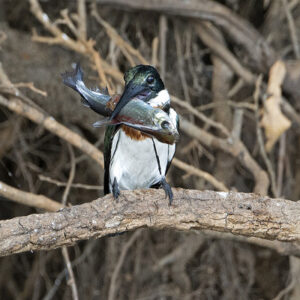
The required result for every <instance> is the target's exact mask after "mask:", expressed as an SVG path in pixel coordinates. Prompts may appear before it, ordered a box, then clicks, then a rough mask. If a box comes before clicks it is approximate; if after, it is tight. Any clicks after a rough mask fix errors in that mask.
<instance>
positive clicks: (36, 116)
mask: <svg viewBox="0 0 300 300" xmlns="http://www.w3.org/2000/svg"><path fill="white" fill-rule="evenodd" d="M0 104H1V105H3V106H6V107H7V108H8V109H10V110H11V111H13V112H15V113H17V114H19V115H21V116H24V117H26V118H28V119H30V120H31V121H33V122H35V123H37V124H41V125H43V126H44V127H45V128H46V129H48V130H49V131H51V132H52V133H54V134H56V135H57V136H59V137H61V138H63V139H64V140H66V141H67V142H69V143H70V144H72V145H73V146H75V147H77V148H78V149H80V150H82V151H83V152H85V153H86V154H88V155H89V156H90V157H92V158H93V159H94V160H95V161H96V162H97V163H98V164H99V165H100V166H101V167H104V163H103V154H102V152H101V151H100V150H98V149H97V148H96V147H95V146H93V145H92V144H90V143H89V142H88V141H87V140H85V139H83V138H82V137H81V136H80V135H79V134H77V133H75V132H73V131H71V130H70V129H68V128H67V127H65V126H63V125H62V124H60V123H59V122H57V121H56V120H55V119H54V118H53V117H51V116H47V115H45V114H43V113H42V112H40V111H39V110H37V109H36V108H34V107H31V106H29V105H28V104H26V103H24V102H22V101H20V100H19V99H18V98H11V99H10V100H8V99H6V98H5V97H2V96H1V95H0Z"/></svg>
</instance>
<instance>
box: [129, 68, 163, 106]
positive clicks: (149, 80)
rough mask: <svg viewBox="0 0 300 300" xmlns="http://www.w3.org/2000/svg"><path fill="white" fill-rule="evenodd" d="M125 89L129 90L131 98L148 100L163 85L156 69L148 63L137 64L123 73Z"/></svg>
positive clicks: (161, 88)
mask: <svg viewBox="0 0 300 300" xmlns="http://www.w3.org/2000/svg"><path fill="white" fill-rule="evenodd" d="M124 80H125V90H124V93H125V92H126V91H127V90H129V92H131V94H132V95H131V97H132V98H139V99H141V100H143V101H149V100H150V99H151V98H154V97H156V95H157V94H158V93H159V92H160V91H162V90H163V89H164V88H165V86H164V83H163V81H162V80H161V78H160V76H159V74H158V72H157V70H156V69H155V68H154V67H152V66H148V65H138V66H135V67H133V68H131V69H129V70H128V71H127V72H126V73H125V75H124Z"/></svg>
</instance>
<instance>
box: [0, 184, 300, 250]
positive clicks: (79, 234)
mask: <svg viewBox="0 0 300 300" xmlns="http://www.w3.org/2000/svg"><path fill="white" fill-rule="evenodd" d="M173 191H174V202H173V203H174V204H172V206H168V201H167V200H166V199H165V197H164V192H163V191H162V190H151V189H148V190H144V191H122V196H121V197H120V200H119V202H116V201H114V200H113V198H112V196H111V195H107V196H105V197H104V198H101V199H98V200H95V201H93V202H91V203H86V204H82V205H78V206H73V207H71V208H64V209H62V210H60V211H58V212H56V213H46V214H39V215H37V214H34V215H30V216H27V217H18V218H14V219H11V220H7V221H1V222H0V255H1V256H4V255H9V254H13V253H18V252H24V251H29V250H50V249H55V248H58V247H61V246H64V245H66V246H69V245H73V244H74V243H75V242H77V241H80V240H86V239H90V238H99V237H103V236H107V235H110V234H116V233H120V232H124V231H129V230H134V229H137V228H140V227H149V228H155V229H162V228H171V229H177V230H201V229H210V230H214V231H221V232H231V233H233V234H239V235H243V236H251V237H259V238H263V239H269V240H278V241H285V242H297V243H298V242H299V241H300V205H299V203H297V202H293V201H289V200H283V199H271V198H268V197H262V196H259V195H255V194H245V193H235V192H230V193H226V192H212V191H204V192H201V191H197V190H184V189H174V190H173Z"/></svg>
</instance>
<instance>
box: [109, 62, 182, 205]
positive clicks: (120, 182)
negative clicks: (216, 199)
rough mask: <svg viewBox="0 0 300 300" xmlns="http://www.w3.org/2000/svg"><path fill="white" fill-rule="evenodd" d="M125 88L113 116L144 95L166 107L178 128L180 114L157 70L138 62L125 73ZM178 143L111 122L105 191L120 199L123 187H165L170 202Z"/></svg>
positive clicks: (130, 188) (124, 188) (143, 98)
mask: <svg viewBox="0 0 300 300" xmlns="http://www.w3.org/2000/svg"><path fill="white" fill-rule="evenodd" d="M124 80H125V88H124V92H123V94H122V95H121V97H120V99H119V101H118V102H117V104H116V106H115V108H114V110H113V112H112V115H111V117H110V118H111V119H113V118H115V117H116V116H117V114H118V113H119V112H120V111H121V110H122V108H123V107H124V106H125V105H126V104H127V103H128V102H129V101H131V100H132V99H140V100H143V101H145V102H147V103H148V104H150V105H151V106H152V107H155V108H160V109H162V110H163V111H165V112H166V113H167V114H168V115H169V117H170V119H171V121H172V122H173V125H174V126H176V129H177V130H178V127H179V117H178V115H177V113H176V112H175V110H174V109H173V108H171V106H170V95H169V93H168V91H167V89H166V88H165V86H164V83H163V81H162V79H161V78H160V76H159V73H158V72H157V70H156V69H155V68H154V67H152V66H150V65H137V66H135V67H133V68H131V69H129V70H128V71H127V72H126V73H125V74H124ZM175 148H176V145H175V143H174V144H172V145H169V144H166V143H162V142H160V141H158V140H157V139H156V138H155V137H151V136H149V135H147V134H144V133H143V132H141V131H139V130H136V129H133V128H131V127H128V126H126V125H117V126H112V125H109V126H107V129H106V132H105V139H104V164H105V166H104V168H105V170H104V194H108V193H112V194H113V196H114V198H115V199H117V198H118V197H119V195H120V190H134V189H140V188H160V187H161V188H163V189H164V191H165V193H166V197H168V198H169V203H170V204H171V203H172V200H173V193H172V189H171V187H170V185H169V184H168V183H167V181H166V174H167V172H168V169H169V167H170V164H171V162H172V159H173V157H174V154H175Z"/></svg>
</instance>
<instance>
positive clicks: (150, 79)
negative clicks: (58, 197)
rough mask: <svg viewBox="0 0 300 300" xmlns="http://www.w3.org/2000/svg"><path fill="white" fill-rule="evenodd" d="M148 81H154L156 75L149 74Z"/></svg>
mask: <svg viewBox="0 0 300 300" xmlns="http://www.w3.org/2000/svg"><path fill="white" fill-rule="evenodd" d="M147 82H148V83H149V84H151V83H153V82H154V76H152V75H149V76H148V77H147Z"/></svg>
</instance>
